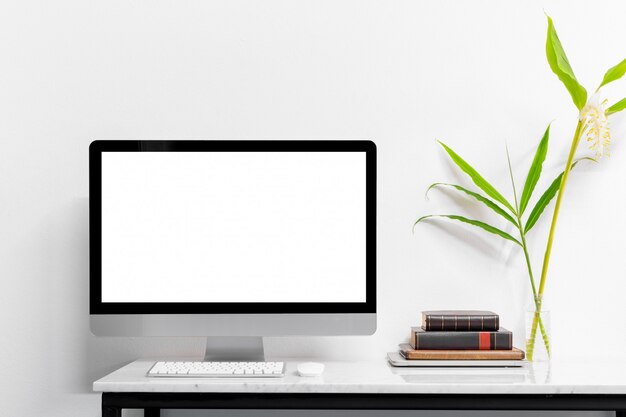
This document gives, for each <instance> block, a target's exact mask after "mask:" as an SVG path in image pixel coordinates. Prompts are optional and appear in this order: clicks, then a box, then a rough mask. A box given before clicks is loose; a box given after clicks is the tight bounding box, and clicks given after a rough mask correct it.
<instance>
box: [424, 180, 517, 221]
mask: <svg viewBox="0 0 626 417" xmlns="http://www.w3.org/2000/svg"><path fill="white" fill-rule="evenodd" d="M437 186H446V187H453V188H456V189H457V190H459V191H462V192H464V193H465V194H467V195H470V196H472V197H474V198H475V199H476V200H478V201H480V202H481V203H483V204H484V205H486V206H487V207H489V208H490V209H491V210H493V211H495V212H496V213H498V214H499V215H500V216H502V217H504V218H505V219H507V220H508V221H510V222H511V223H513V225H515V227H518V226H517V221H515V219H514V218H513V217H512V216H511V215H510V214H509V213H507V212H506V211H504V210H502V208H500V206H499V205H497V204H496V203H494V202H493V201H491V200H489V199H488V198H485V197H483V196H482V195H480V194H478V193H475V192H473V191H470V190H468V189H467V188H465V187H461V186H460V185H455V184H446V183H443V182H436V183H434V184H432V185H431V186H430V187H428V190H426V195H428V192H429V191H430V190H431V189H433V188H435V187H437Z"/></svg>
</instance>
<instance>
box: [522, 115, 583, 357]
mask: <svg viewBox="0 0 626 417" xmlns="http://www.w3.org/2000/svg"><path fill="white" fill-rule="evenodd" d="M582 132H583V122H582V121H581V120H579V121H578V124H577V126H576V132H575V133H574V138H573V139H572V146H571V148H570V151H569V155H568V157H567V163H566V164H565V171H563V178H562V179H561V186H560V187H559V192H558V195H557V196H556V204H555V205H554V214H553V215H552V224H551V225H550V234H549V235H548V244H547V246H546V253H545V255H544V257H543V267H542V269H541V280H540V281H539V291H538V293H537V298H536V302H535V315H534V318H533V324H532V328H531V332H530V338H529V340H528V341H529V343H530V342H531V341H532V342H533V346H534V340H535V335H536V333H537V325H538V322H539V319H540V318H541V317H540V312H541V304H542V302H543V291H544V288H545V285H546V277H547V275H548V265H549V264H550V255H551V254H552V244H553V243H554V231H555V230H556V223H557V220H558V219H559V210H560V209H561V201H562V199H563V193H564V192H565V186H566V185H567V179H568V178H569V173H570V170H571V169H572V164H573V163H574V155H575V154H576V149H578V143H579V142H580V137H581V135H582ZM526 350H527V352H526V354H527V356H528V360H531V361H532V360H533V350H532V349H530V350H529V349H528V347H527V349H526ZM549 353H550V351H549V350H548V354H549Z"/></svg>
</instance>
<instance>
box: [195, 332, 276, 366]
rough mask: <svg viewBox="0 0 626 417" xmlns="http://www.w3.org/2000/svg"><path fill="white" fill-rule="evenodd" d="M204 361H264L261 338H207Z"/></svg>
mask: <svg viewBox="0 0 626 417" xmlns="http://www.w3.org/2000/svg"><path fill="white" fill-rule="evenodd" d="M204 360H205V361H264V360H265V352H264V350H263V338H262V337H250V336H228V337H226V336H224V337H221V336H220V337H207V340H206V351H205V353H204Z"/></svg>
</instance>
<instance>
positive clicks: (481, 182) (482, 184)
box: [438, 141, 515, 213]
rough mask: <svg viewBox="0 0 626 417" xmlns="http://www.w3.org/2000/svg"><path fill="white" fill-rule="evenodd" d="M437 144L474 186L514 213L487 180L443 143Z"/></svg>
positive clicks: (511, 207)
mask: <svg viewBox="0 0 626 417" xmlns="http://www.w3.org/2000/svg"><path fill="white" fill-rule="evenodd" d="M438 142H439V144H440V145H441V146H443V149H445V150H446V152H447V153H448V155H449V156H450V158H451V159H452V161H453V162H454V163H455V164H456V165H457V166H458V167H459V168H461V170H462V171H463V172H465V173H466V174H467V175H469V177H470V178H471V179H472V181H473V182H474V184H476V185H477V186H478V188H480V189H481V190H483V191H484V192H485V193H486V194H487V195H488V196H489V197H491V198H493V199H494V200H496V201H498V202H499V203H501V204H503V205H504V206H505V207H506V208H508V209H509V210H511V212H512V213H515V209H513V206H511V204H510V203H509V202H508V201H506V199H505V198H504V197H503V196H502V194H500V193H499V192H498V190H496V189H495V188H494V187H493V186H492V185H491V184H489V183H488V182H487V180H486V179H484V178H483V177H482V176H481V175H480V174H479V173H478V171H476V170H475V169H474V168H472V166H471V165H470V164H468V163H467V162H465V161H464V160H463V158H461V157H460V156H459V155H457V153H456V152H454V151H453V150H452V149H450V148H449V147H448V146H446V144H445V143H443V142H441V141H438Z"/></svg>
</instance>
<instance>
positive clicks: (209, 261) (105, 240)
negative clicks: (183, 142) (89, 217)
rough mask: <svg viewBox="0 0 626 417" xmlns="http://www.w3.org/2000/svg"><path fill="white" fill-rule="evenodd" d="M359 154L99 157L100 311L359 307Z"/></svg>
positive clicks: (362, 236)
mask: <svg viewBox="0 0 626 417" xmlns="http://www.w3.org/2000/svg"><path fill="white" fill-rule="evenodd" d="M365 169H366V166H365V152H103V154H102V301H103V302H365V221H366V217H365V185H366V183H365Z"/></svg>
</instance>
